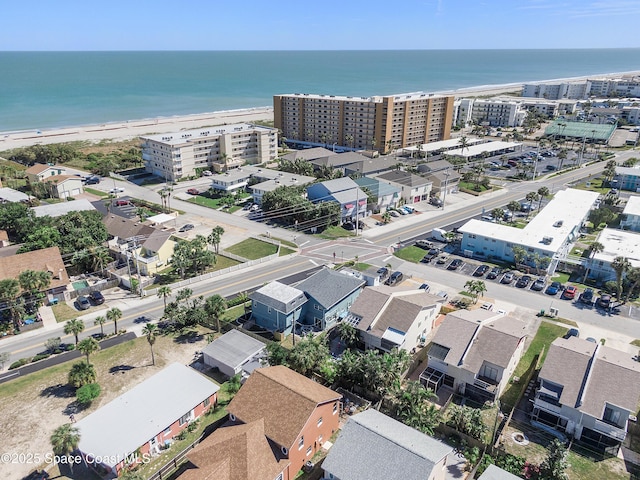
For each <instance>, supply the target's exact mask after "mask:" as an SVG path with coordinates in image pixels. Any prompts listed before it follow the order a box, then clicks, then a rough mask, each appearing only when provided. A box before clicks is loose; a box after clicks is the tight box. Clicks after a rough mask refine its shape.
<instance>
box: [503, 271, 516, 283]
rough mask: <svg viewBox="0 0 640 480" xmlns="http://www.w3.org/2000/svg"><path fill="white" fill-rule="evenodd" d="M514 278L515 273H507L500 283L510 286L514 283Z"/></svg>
mask: <svg viewBox="0 0 640 480" xmlns="http://www.w3.org/2000/svg"><path fill="white" fill-rule="evenodd" d="M513 278H514V275H513V272H507V273H505V274H504V275H503V276H502V278H501V279H500V283H505V284H509V283H511V282H513Z"/></svg>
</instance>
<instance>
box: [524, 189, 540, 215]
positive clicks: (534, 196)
mask: <svg viewBox="0 0 640 480" xmlns="http://www.w3.org/2000/svg"><path fill="white" fill-rule="evenodd" d="M538 198H539V196H538V193H537V192H529V193H527V196H526V197H525V199H526V200H527V202H529V209H528V211H527V218H529V214H531V205H532V204H533V202H535V201H536V200H538Z"/></svg>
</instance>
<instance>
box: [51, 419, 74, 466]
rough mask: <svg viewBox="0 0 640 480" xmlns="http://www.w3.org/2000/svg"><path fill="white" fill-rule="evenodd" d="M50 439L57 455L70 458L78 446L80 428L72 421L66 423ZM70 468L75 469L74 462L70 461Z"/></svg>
mask: <svg viewBox="0 0 640 480" xmlns="http://www.w3.org/2000/svg"><path fill="white" fill-rule="evenodd" d="M49 441H50V442H51V446H52V447H53V453H54V454H55V455H58V456H61V457H62V456H64V457H67V458H68V457H69V456H70V455H71V453H72V452H74V451H75V450H76V449H77V448H78V444H79V443H80V430H78V428H77V427H74V426H73V425H71V424H70V423H65V424H64V425H61V426H59V427H58V428H56V429H55V430H54V431H53V434H52V435H51V437H50V438H49ZM69 468H70V469H71V471H73V462H69Z"/></svg>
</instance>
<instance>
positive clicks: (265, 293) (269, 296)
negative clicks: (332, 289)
mask: <svg viewBox="0 0 640 480" xmlns="http://www.w3.org/2000/svg"><path fill="white" fill-rule="evenodd" d="M249 298H250V299H251V314H252V318H253V320H254V321H255V323H256V325H258V326H260V327H262V328H265V329H267V330H269V331H271V332H280V333H283V334H284V335H288V334H289V333H291V332H292V331H293V328H294V324H295V323H296V322H299V321H300V316H301V315H302V307H303V305H304V304H305V303H306V302H307V297H306V296H305V294H304V292H303V291H301V290H299V289H297V288H294V287H291V286H289V285H285V284H283V283H280V282H278V281H276V280H274V281H273V282H270V283H267V284H266V285H264V286H263V287H260V288H259V289H258V290H256V291H255V292H253V293H251V294H250V295H249Z"/></svg>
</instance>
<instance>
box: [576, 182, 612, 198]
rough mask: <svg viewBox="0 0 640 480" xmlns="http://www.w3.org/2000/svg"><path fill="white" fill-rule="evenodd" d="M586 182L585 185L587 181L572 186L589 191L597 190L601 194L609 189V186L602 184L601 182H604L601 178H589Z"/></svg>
mask: <svg viewBox="0 0 640 480" xmlns="http://www.w3.org/2000/svg"><path fill="white" fill-rule="evenodd" d="M588 183H589V185H587V182H581V183H579V184H578V185H576V186H574V187H573V188H578V189H580V190H588V191H590V192H598V193H600V194H602V195H604V194H606V193H608V192H609V190H610V188H609V187H605V186H603V183H604V179H603V178H594V179H592V180H589V182H588Z"/></svg>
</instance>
